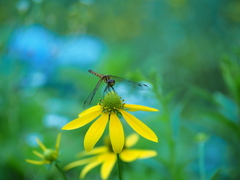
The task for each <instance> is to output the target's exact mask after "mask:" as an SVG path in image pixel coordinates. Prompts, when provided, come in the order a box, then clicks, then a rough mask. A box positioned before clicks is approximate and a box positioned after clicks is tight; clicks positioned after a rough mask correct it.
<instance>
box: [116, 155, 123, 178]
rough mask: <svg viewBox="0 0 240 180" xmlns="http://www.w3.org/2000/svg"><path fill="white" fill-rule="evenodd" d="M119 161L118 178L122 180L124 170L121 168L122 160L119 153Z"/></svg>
mask: <svg viewBox="0 0 240 180" xmlns="http://www.w3.org/2000/svg"><path fill="white" fill-rule="evenodd" d="M117 161H118V177H119V180H122V168H121V159H120V158H119V153H117Z"/></svg>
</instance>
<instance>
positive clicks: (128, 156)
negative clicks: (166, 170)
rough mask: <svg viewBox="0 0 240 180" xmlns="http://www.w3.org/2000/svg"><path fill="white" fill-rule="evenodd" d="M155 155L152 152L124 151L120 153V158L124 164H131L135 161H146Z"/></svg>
mask: <svg viewBox="0 0 240 180" xmlns="http://www.w3.org/2000/svg"><path fill="white" fill-rule="evenodd" d="M156 155H157V152H156V151H153V150H137V149H124V150H123V151H122V152H121V153H120V158H121V159H122V160H123V161H125V162H132V161H135V160H136V159H146V158H150V157H154V156H156Z"/></svg>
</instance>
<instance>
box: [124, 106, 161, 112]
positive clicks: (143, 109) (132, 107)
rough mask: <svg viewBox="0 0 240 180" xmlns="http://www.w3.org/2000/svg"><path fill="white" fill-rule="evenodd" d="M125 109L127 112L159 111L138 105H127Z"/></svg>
mask: <svg viewBox="0 0 240 180" xmlns="http://www.w3.org/2000/svg"><path fill="white" fill-rule="evenodd" d="M124 108H127V109H128V110H127V111H158V109H155V108H150V107H147V106H141V105H136V104H125V105H124Z"/></svg>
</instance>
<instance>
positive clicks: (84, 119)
mask: <svg viewBox="0 0 240 180" xmlns="http://www.w3.org/2000/svg"><path fill="white" fill-rule="evenodd" d="M100 114H101V110H99V111H95V112H94V113H91V114H87V115H85V116H81V117H79V118H77V119H74V120H72V121H71V122H69V123H68V124H66V125H65V126H64V127H63V128H62V129H63V130H72V129H77V128H80V127H82V126H84V125H86V124H88V123H89V122H91V121H92V120H94V119H95V118H96V117H98V116H99V115H100Z"/></svg>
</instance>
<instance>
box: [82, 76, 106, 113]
mask: <svg viewBox="0 0 240 180" xmlns="http://www.w3.org/2000/svg"><path fill="white" fill-rule="evenodd" d="M102 81H103V79H102V78H101V79H100V80H99V81H98V83H97V85H96V86H95V88H94V90H93V91H92V92H91V94H90V95H89V96H88V98H87V99H86V100H85V101H84V104H83V108H84V109H85V108H86V107H87V106H89V105H90V104H91V102H92V100H93V97H94V96H95V94H96V92H97V90H98V88H99V86H100V84H101V82H102Z"/></svg>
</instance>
